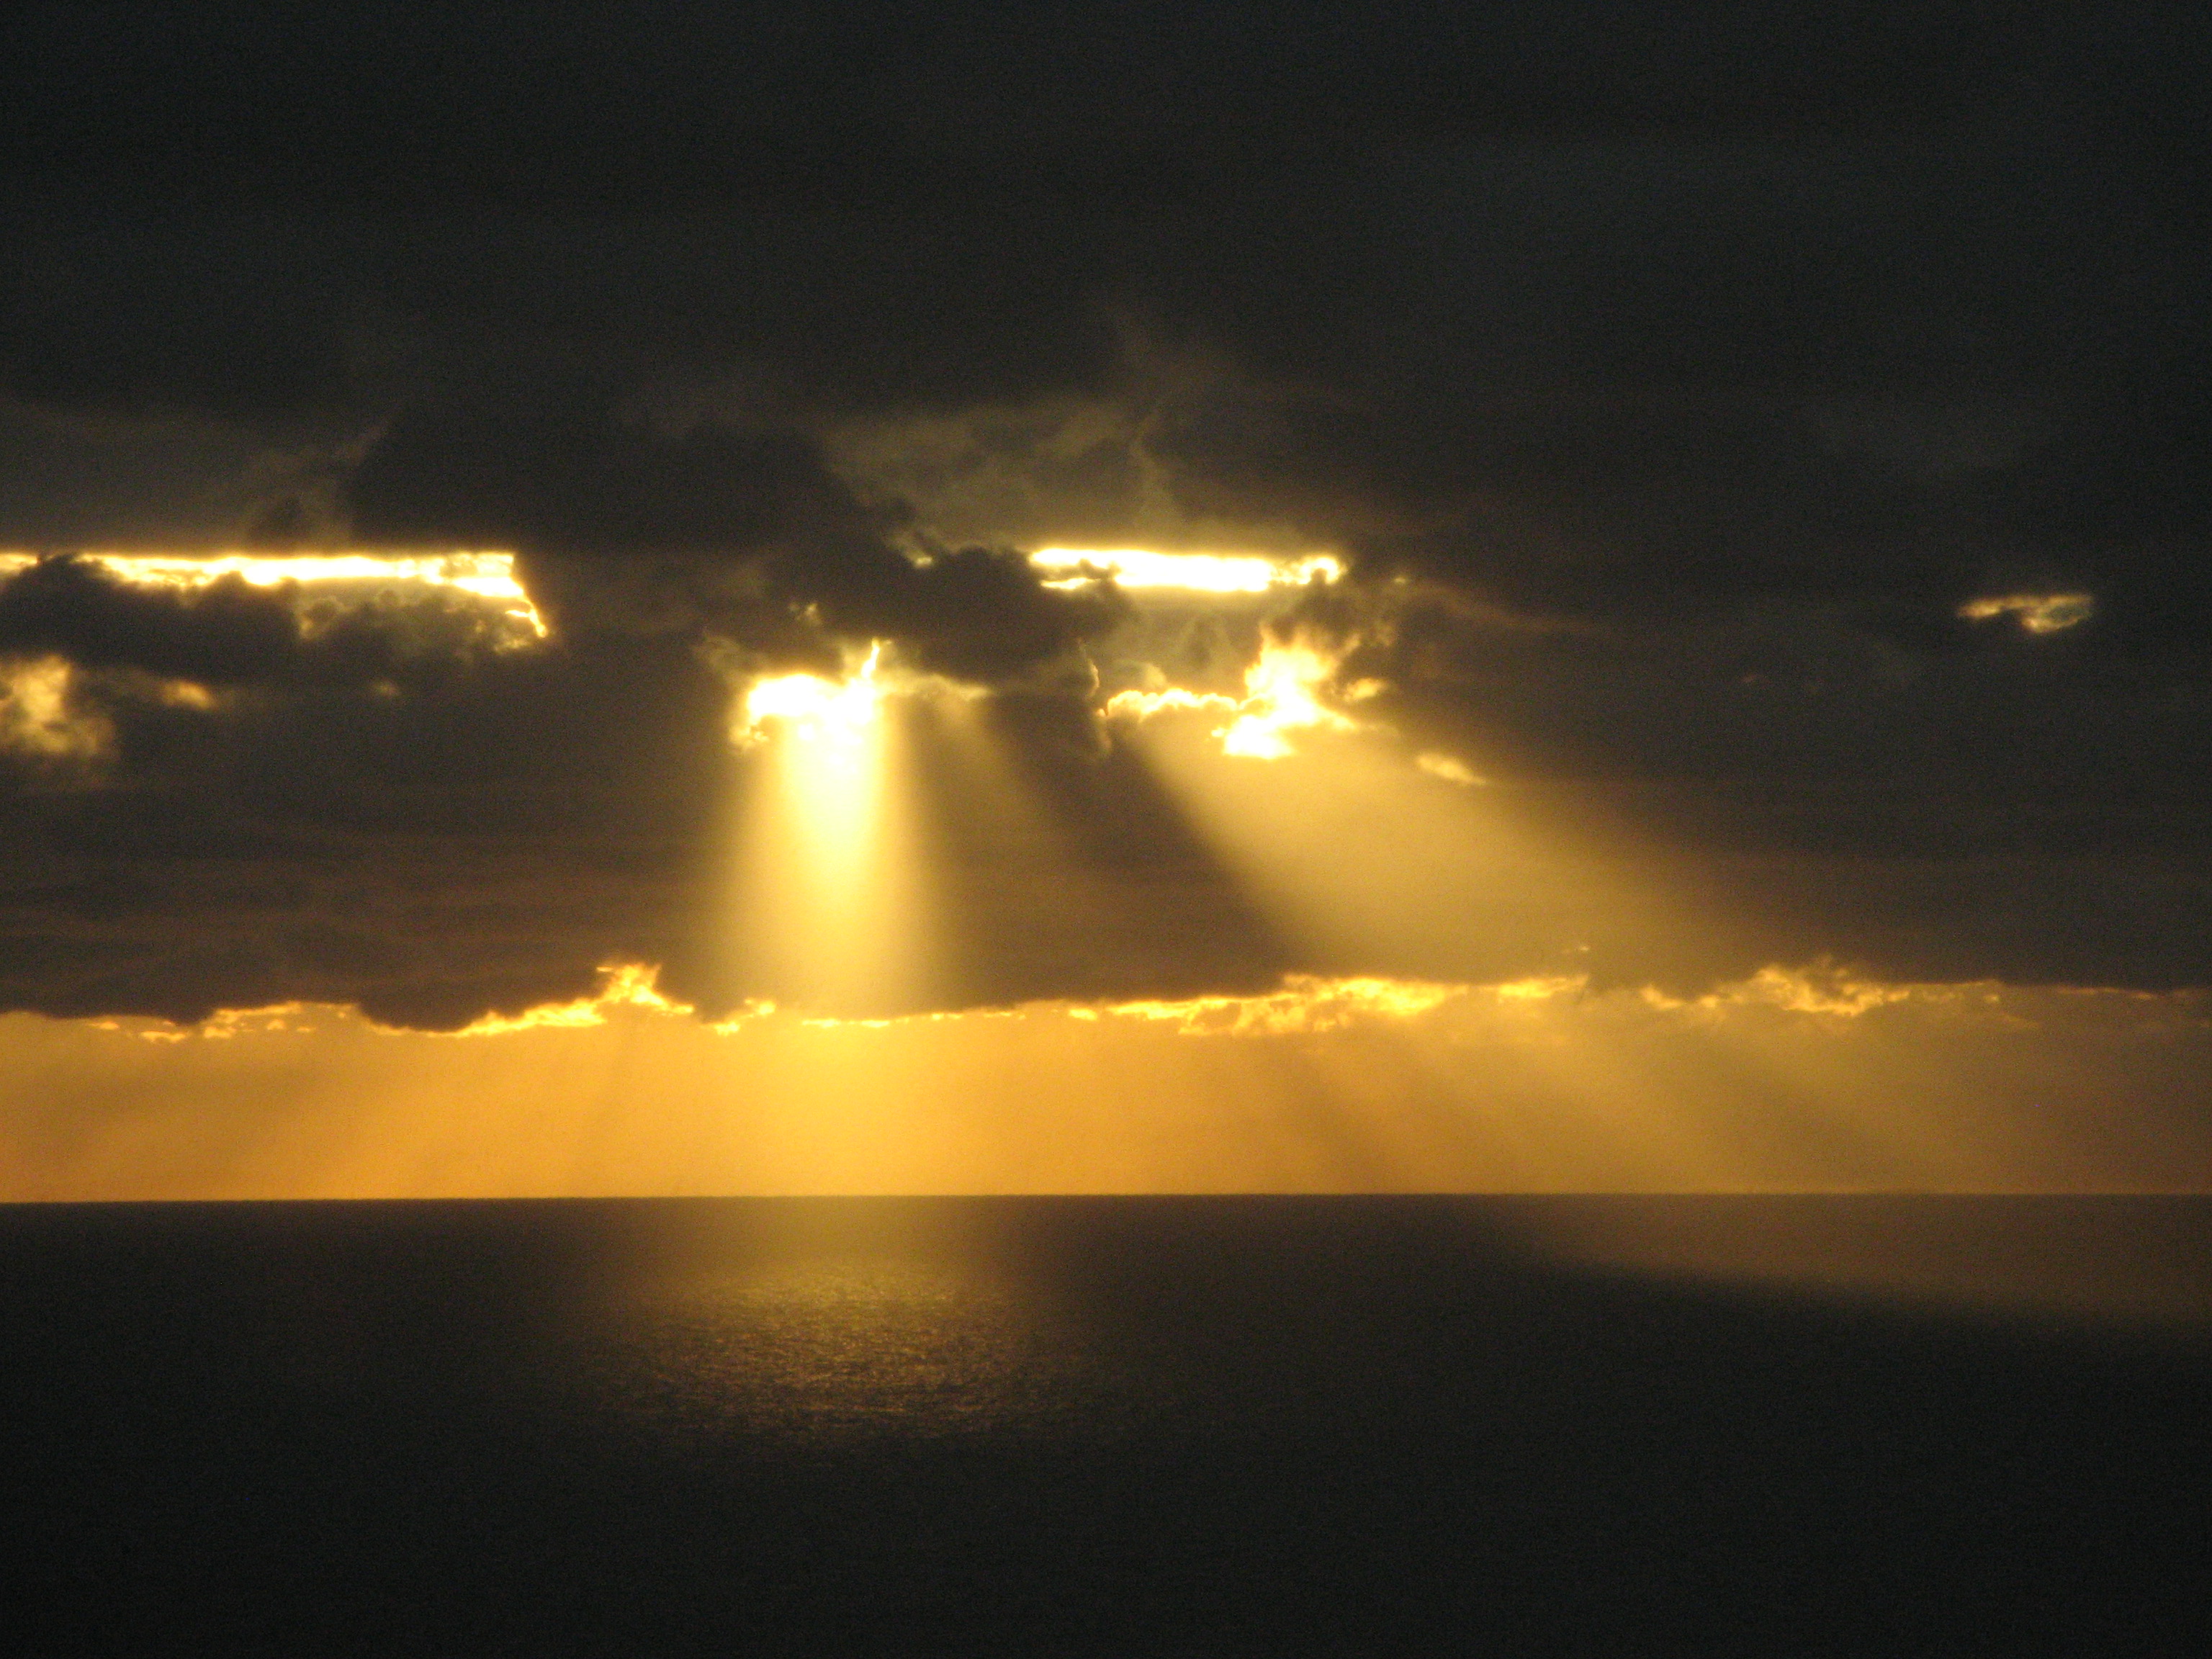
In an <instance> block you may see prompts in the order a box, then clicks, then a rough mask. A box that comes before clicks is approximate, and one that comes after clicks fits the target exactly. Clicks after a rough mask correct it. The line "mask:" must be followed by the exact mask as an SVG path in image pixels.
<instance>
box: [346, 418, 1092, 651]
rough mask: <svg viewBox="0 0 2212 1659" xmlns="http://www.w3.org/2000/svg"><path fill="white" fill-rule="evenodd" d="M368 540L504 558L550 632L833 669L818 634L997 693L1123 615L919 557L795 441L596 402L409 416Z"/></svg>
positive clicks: (353, 488) (358, 493)
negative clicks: (709, 643)
mask: <svg viewBox="0 0 2212 1659" xmlns="http://www.w3.org/2000/svg"><path fill="white" fill-rule="evenodd" d="M349 499H350V501H351V502H352V505H353V514H354V527H355V531H356V534H358V535H360V536H362V537H363V538H365V539H368V540H369V541H372V542H391V543H402V544H435V545H450V544H480V545H485V546H499V547H513V548H515V549H518V550H520V552H521V554H522V556H523V558H524V561H525V565H524V574H525V575H526V579H527V580H529V582H530V586H531V588H532V592H533V593H534V594H537V595H538V596H539V597H540V603H541V604H543V605H545V606H546V607H547V608H548V609H549V611H550V612H551V615H552V617H553V619H554V621H555V622H556V624H562V625H570V626H576V627H583V628H590V627H592V626H594V625H595V624H598V625H607V624H611V625H615V626H625V625H626V626H629V627H632V628H642V629H648V630H651V629H669V628H674V629H689V630H699V629H704V630H708V631H709V632H712V633H714V634H715V635H719V636H722V637H726V638H728V639H730V640H731V641H733V642H735V643H737V644H738V645H741V646H744V647H749V648H750V649H752V650H755V651H757V652H758V653H762V654H763V656H765V657H768V658H769V659H777V658H779V657H786V656H791V657H797V658H799V659H805V658H806V657H807V656H809V655H810V654H811V656H812V657H813V658H814V659H816V660H817V661H818V660H821V659H824V658H825V657H826V659H827V660H828V665H829V666H831V667H835V666H836V654H835V653H834V652H829V651H827V650H825V645H826V641H825V639H824V637H823V636H824V635H828V636H830V637H833V638H836V639H839V640H842V641H846V642H848V643H859V644H861V645H865V644H866V642H867V641H870V640H872V639H886V640H889V641H892V642H894V643H895V644H896V645H898V646H900V647H903V650H904V654H905V656H906V657H907V658H908V659H909V661H910V663H911V665H913V666H915V667H916V668H920V669H922V670H925V671H937V672H943V673H946V674H950V675H953V676H956V677H958V678H963V679H968V680H976V681H991V680H996V679H1000V678H1006V677H1009V676H1018V675H1019V674H1020V673H1021V672H1022V671H1024V670H1026V669H1028V668H1030V667H1032V666H1034V665H1036V664H1038V663H1041V662H1043V661H1045V660H1047V659H1051V658H1053V657H1055V656H1058V655H1060V654H1061V653H1064V652H1066V650H1067V649H1068V648H1069V647H1072V646H1073V645H1075V644H1077V643H1078V642H1079V641H1081V640H1082V639H1083V638H1084V637H1085V636H1086V635H1091V634H1095V633H1097V632H1098V631H1099V630H1100V629H1102V628H1103V626H1104V625H1106V624H1107V623H1109V622H1110V621H1111V620H1112V618H1113V616H1114V614H1115V613H1114V611H1113V610H1112V608H1111V607H1110V605H1106V604H1104V603H1103V602H1102V601H1101V600H1100V599H1098V598H1097V596H1092V595H1076V594H1068V593H1062V592H1054V591H1051V590H1048V589H1047V588H1045V587H1044V586H1042V583H1041V582H1040V581H1039V580H1038V579H1037V577H1036V574H1035V573H1034V572H1032V571H1031V570H1030V568H1029V566H1028V564H1027V562H1026V561H1025V560H1024V559H1023V557H1022V556H1020V555H1019V554H1017V553H1012V552H1008V551H1004V550H1000V551H994V550H988V549H985V548H979V547H968V548H960V549H954V550H941V549H931V550H922V551H920V552H919V553H918V554H917V555H916V556H910V555H909V553H908V551H906V550H902V548H901V547H900V546H898V545H896V544H895V540H894V538H895V537H896V534H897V532H899V531H900V530H901V529H902V528H903V527H904V526H902V525H901V524H900V523H899V522H898V520H897V519H896V518H895V517H894V516H893V515H891V514H890V513H885V512H883V511H879V510H878V511H871V510H870V509H868V508H866V507H863V506H862V505H861V503H860V501H858V500H856V499H855V498H854V495H852V493H851V492H850V490H849V489H848V488H847V486H846V485H845V484H844V483H842V482H841V481H840V480H839V479H837V478H836V477H835V476H833V475H832V474H831V473H830V471H829V470H828V468H827V467H826V466H825V465H824V464H823V458H822V456H821V453H820V452H819V450H818V448H817V447H816V446H815V445H814V444H812V443H811V442H809V441H806V440H805V439H804V438H803V437H800V436H799V435H794V434H793V433H790V432H788V431H773V430H772V431H766V432H732V431H730V430H727V429H726V428H719V427H715V426H711V425H706V424H700V425H696V426H694V427H693V428H690V430H688V431H685V432H683V433H680V434H675V435H671V434H667V433H665V432H661V431H659V430H656V429H654V428H652V427H650V426H647V425H645V424H643V423H641V422H625V421H623V420H620V419H617V418H615V417H614V416H612V415H611V413H610V412H608V411H605V410H603V409H598V408H594V407H592V406H591V405H590V404H588V403H585V404H582V405H581V406H577V405H569V406H567V407H562V406H560V405H557V404H556V405H555V406H554V407H553V408H551V409H550V410H548V408H547V406H546V404H544V402H542V401H541V402H539V403H538V404H537V405H536V406H535V407H533V408H531V409H528V410H515V409H511V408H501V409H495V410H469V411H465V412H463V413H461V414H459V415H450V414H442V413H441V414H427V415H425V414H418V413H414V412H410V413H409V414H406V415H403V416H400V417H399V419H398V421H396V422H394V424H393V426H392V428H391V430H389V431H388V432H386V434H384V435H382V437H381V438H380V440H379V441H377V442H376V443H375V444H374V447H372V448H371V449H370V451H369V453H368V459H367V460H366V461H365V462H364V463H363V465H362V467H361V468H360V470H359V471H357V472H356V474H355V475H354V477H353V478H352V479H351V481H350V486H349Z"/></svg>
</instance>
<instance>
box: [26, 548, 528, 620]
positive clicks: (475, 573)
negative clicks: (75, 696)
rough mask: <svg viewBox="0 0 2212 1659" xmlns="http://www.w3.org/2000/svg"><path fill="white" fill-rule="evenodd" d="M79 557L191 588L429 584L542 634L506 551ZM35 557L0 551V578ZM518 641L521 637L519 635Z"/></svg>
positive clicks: (118, 576)
mask: <svg viewBox="0 0 2212 1659" xmlns="http://www.w3.org/2000/svg"><path fill="white" fill-rule="evenodd" d="M76 557H77V558H78V559H80V560H81V561H82V562H84V563H86V564H88V565H91V566H93V567H94V568H97V569H99V570H100V571H101V572H103V573H105V574H106V575H108V576H111V577H112V578H113V579H114V580H118V581H122V582H128V583H130V584H131V585H132V586H138V587H164V588H171V589H178V590H183V591H187V592H188V591H190V590H191V589H194V588H200V587H207V586H211V585H212V584H214V583H216V582H217V581H220V580H222V579H223V578H224V577H226V576H234V577H236V578H237V579H238V580H240V581H243V582H245V583H246V585H247V586H251V587H282V586H286V585H287V584H297V585H299V586H302V587H314V588H325V589H331V590H338V591H342V590H344V589H352V590H354V591H356V592H361V591H363V590H368V589H374V588H380V587H381V588H389V587H400V588H405V587H435V588H446V589H448V590H451V591H452V592H457V593H465V594H468V595H469V596H470V597H471V598H472V599H479V600H482V601H483V602H484V603H485V604H487V605H491V606H495V607H496V608H497V609H498V610H499V611H500V612H501V615H503V616H504V617H507V619H508V620H509V621H511V622H513V623H517V624H519V625H520V631H521V632H523V633H525V634H526V635H527V637H528V638H530V639H544V637H545V634H546V628H545V621H544V617H541V616H539V615H538V607H537V606H536V605H533V604H532V603H531V599H530V595H529V593H528V592H526V590H525V589H524V587H523V586H522V583H521V582H520V580H518V579H517V578H516V576H515V574H514V556H513V554H512V553H492V552H479V551H466V550H460V551H453V552H447V553H420V552H415V553H296V554H264V553H235V552H221V553H99V552H86V553H79V554H77V555H76ZM37 562H38V556H37V555H36V554H33V553H24V552H14V553H0V581H4V580H6V579H7V578H9V577H10V576H13V575H15V574H18V573H19V572H21V571H23V570H27V569H28V568H30V567H31V566H32V565H33V564H35V563H37ZM515 642H516V643H521V642H523V641H521V640H520V639H518V640H517V641H515Z"/></svg>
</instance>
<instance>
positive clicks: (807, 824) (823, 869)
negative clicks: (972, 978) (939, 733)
mask: <svg viewBox="0 0 2212 1659" xmlns="http://www.w3.org/2000/svg"><path fill="white" fill-rule="evenodd" d="M881 661H882V649H881V647H879V646H878V647H875V648H873V649H872V650H871V651H870V653H868V656H867V658H866V660H865V661H864V662H862V663H861V664H860V665H858V666H856V668H855V669H854V671H853V672H852V673H851V674H850V675H849V676H848V677H847V678H844V679H842V680H830V679H826V678H821V677H819V676H816V675H811V674H789V675H782V676H778V677H775V678H765V679H762V680H759V681H757V682H756V683H755V684H753V685H752V686H751V687H750V689H749V690H747V691H746V692H745V694H744V697H743V699H742V701H741V704H740V708H741V709H742V720H739V721H738V722H736V723H735V725H734V726H733V736H735V737H736V738H737V739H738V741H739V742H740V743H741V744H744V745H745V746H747V747H749V748H750V749H751V750H753V751H754V754H753V758H754V762H755V764H754V769H753V773H752V776H751V779H750V783H749V786H748V791H747V796H746V802H745V827H744V836H743V845H742V850H741V853H740V855H739V869H740V873H739V880H738V890H739V896H738V915H737V917H736V918H735V919H734V920H733V922H732V932H733V933H734V934H735V935H737V936H738V939H740V941H741V942H740V944H739V945H738V947H737V948H738V951H739V952H740V964H739V972H740V978H741V982H742V983H744V984H745V985H747V986H748V987H761V990H762V992H763V994H765V997H766V998H767V1000H772V1001H775V1002H776V1003H779V1004H782V1005H785V1006H795V1007H799V1008H802V1009H806V1010H811V1011H814V1012H821V1013H846V1014H850V1013H855V1012H881V1011H884V1010H895V1009H902V1008H906V1007H910V1006H915V1005H916V1004H917V1003H918V1002H919V1001H920V1000H922V999H923V998H924V997H925V996H926V994H927V984H928V974H929V969H930V967H931V964H930V963H929V961H928V955H929V951H928V945H927V936H928V934H929V933H930V929H931V920H930V916H929V904H928V900H927V894H926V893H925V891H924V889H923V871H924V866H925V862H926V860H924V859H923V858H922V856H921V844H920V836H919V830H918V825H917V823H916V812H915V792H914V787H913V781H912V778H911V776H910V775H909V774H910V768H911V755H910V752H909V745H908V733H907V732H906V729H905V724H904V721H903V719H902V715H903V714H904V712H905V711H904V710H903V709H902V708H894V707H893V706H892V702H893V700H892V699H890V697H888V696H887V694H886V691H885V688H884V686H883V685H882V684H880V683H879V682H878V670H879V666H880V664H881Z"/></svg>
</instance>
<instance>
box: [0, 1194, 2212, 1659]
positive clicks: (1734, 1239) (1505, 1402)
mask: <svg viewBox="0 0 2212 1659" xmlns="http://www.w3.org/2000/svg"><path fill="white" fill-rule="evenodd" d="M2208 1259H2212V1201H2207V1200H2130V1199H2117V1200H1947V1199H1904V1200H1899V1199H1881V1200H1858V1199H1784V1200H1724V1199H1668V1200H1629V1199H1624V1200H1610V1199H1590V1200H1535V1199H1532V1200H1426V1199H1382V1200H1365V1199H1353V1200H1346V1199H1319V1200H1268V1199H1194V1200H933V1201H919V1200H917V1201H907V1200H882V1201H878V1200H818V1201H817V1200H796V1201H772V1202H754V1201H745V1200H732V1201H727V1202H706V1203H694V1202H669V1203H657V1202H617V1203H597V1202H593V1203H564V1204H535V1203H487V1204H428V1205H420V1204H416V1205H402V1204H388V1205H378V1204H368V1205H265V1206H58V1207H52V1208H44V1209H35V1208H21V1207H19V1208H7V1209H0V1286H4V1290H0V1297H4V1309H0V1311H4V1317H5V1325H4V1332H5V1334H4V1339H0V1340H4V1343H5V1352H4V1355H0V1358H4V1360H5V1364H6V1370H5V1380H4V1383H0V1389H4V1401H3V1402H0V1403H4V1407H5V1411H6V1419H5V1420H6V1428H5V1437H6V1444H5V1447H4V1453H5V1466H4V1472H0V1478H4V1480H5V1483H6V1492H7V1502H8V1506H9V1519H8V1524H7V1528H6V1532H5V1539H4V1548H5V1554H4V1557H0V1626H4V1627H5V1628H6V1629H7V1630H8V1631H9V1632H11V1633H12V1634H14V1635H15V1638H17V1640H16V1643H15V1645H17V1646H19V1647H20V1648H21V1650H23V1651H26V1652H31V1653H36V1654H54V1655H59V1654H74V1653H116V1654H158V1653H180V1654H181V1653H194V1654H228V1653H247V1652H252V1653H261V1652H269V1653H283V1654H290V1655H319V1654H340V1653H362V1654H390V1653H426V1654H440V1655H474V1654H508V1653H513V1654H531V1655H542V1654H566V1653H624V1654H632V1653H643V1654H653V1653H718V1654H728V1653H739V1652H744V1653H787V1652H788V1653H807V1654H821V1655H842V1654H854V1653H873V1652H899V1653H923V1654H928V1653H943V1654H968V1653H978V1652H989V1653H1000V1652H1009V1653H1024V1654H1061V1653H1068V1654H1075V1653H1081V1654H1131V1655H1153V1654H1190V1655H1222V1654H1307V1653H1324V1654H1346V1655H1364V1654H1374V1653H1399V1652H1403V1653H1424V1654H1426V1653H1437V1652H1451V1653H1456V1652H1471V1653H1504V1654H1523V1653H1526V1654H1553V1653H1574V1654H1582V1653H1589V1654H1607V1655H1616V1654H1634V1653H1645V1652H1660V1653H1696V1654H1747V1655H1752V1654H1756V1655H1778V1654H1799V1653H1822V1654H1828V1653H1832V1654H1850V1655H1868V1654H1894V1653H1929V1654H1937V1653H1941V1654H1954V1653H1988V1654H2005V1655H2009V1654H2021V1653H2066V1654H2098V1655H2111V1654H2122V1653H2130V1654H2132V1653H2142V1654H2159V1655H2167V1654H2171V1655H2184V1654H2192V1653H2203V1652H2206V1651H2212V1617H2208V1603H2207V1600H2206V1596H2205V1593H2204V1591H2203V1589H2201V1588H2200V1586H2199V1585H2198V1583H2197V1577H2199V1576H2200V1575H2201V1573H2202V1571H2203V1569H2204V1567H2205V1565H2206V1562H2207V1561H2208V1560H2212V1527H2209V1526H2208V1522H2207V1517H2208V1515H2212V1415H2208V1408H2209V1407H2212V1391H2208V1386H2207V1385H2208V1383H2212V1344H2208V1340H2207V1331H2208V1326H2207V1324H2206V1323H2205V1321H2204V1315H2205V1313H2206V1310H2207V1309H2208V1307H2212V1281H2208V1279H2207V1275H2206V1264H2207V1261H2208ZM1685 1268H1694V1269H1695V1270H1696V1271H1695V1273H1688V1272H1684V1271H1681V1270H1682V1269H1685ZM1831 1270H1832V1271H1831ZM1716 1274H1717V1275H1719V1276H1717V1277H1716V1276H1715V1275H1716ZM1884 1285H1889V1286H1891V1287H1893V1290H1894V1291H1895V1292H1896V1294H1893V1295H1885V1294H1878V1293H1876V1292H1878V1291H1881V1289H1882V1287H1883V1286H1884ZM1839 1287H1840V1288H1839Z"/></svg>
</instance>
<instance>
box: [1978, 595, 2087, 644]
mask: <svg viewBox="0 0 2212 1659" xmlns="http://www.w3.org/2000/svg"><path fill="white" fill-rule="evenodd" d="M1959 614H1960V616H1961V617H1965V618H1966V621H1968V622H1991V621H1994V620H1995V619H1996V618H1997V617H2017V618H2019V621H2020V626H2021V632H2023V633H2027V634H2058V633H2063V632H2064V631H2065V630H2066V629H2069V628H2072V627H2075V626H2076V625H2077V624H2079V623H2085V622H2087V621H2088V620H2089V618H2090V617H2093V616H2095V615H2096V614H2097V599H2096V596H2095V595H2094V594H2092V593H1999V594H1995V595H1992V596H1990V597H1989V598H1987V599H1969V600H1968V601H1966V604H1964V605H1960V607H1959Z"/></svg>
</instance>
